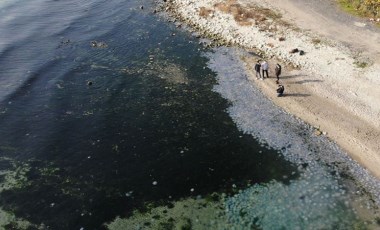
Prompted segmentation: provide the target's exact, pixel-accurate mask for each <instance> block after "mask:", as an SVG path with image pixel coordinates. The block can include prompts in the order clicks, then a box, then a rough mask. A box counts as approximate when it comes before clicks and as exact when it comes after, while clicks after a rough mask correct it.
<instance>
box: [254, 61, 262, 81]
mask: <svg viewBox="0 0 380 230" xmlns="http://www.w3.org/2000/svg"><path fill="white" fill-rule="evenodd" d="M260 70H261V64H260V61H257V63H256V65H255V71H256V78H257V79H259V78H261V73H260Z"/></svg>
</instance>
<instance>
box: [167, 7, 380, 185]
mask: <svg viewBox="0 0 380 230" xmlns="http://www.w3.org/2000/svg"><path fill="white" fill-rule="evenodd" d="M273 1H275V0H273ZM228 2H230V5H229V6H228V5H227V6H226V5H224V7H234V4H235V6H236V5H238V6H240V7H241V8H242V9H252V11H254V10H257V11H258V10H260V9H262V7H264V6H263V5H260V3H259V2H260V1H256V0H252V1H249V2H247V1H246V0H240V1H233V0H232V1H228ZM168 3H169V8H170V9H169V11H170V10H171V11H172V14H174V17H176V18H181V20H183V21H185V22H186V23H188V24H192V26H193V27H197V29H198V30H200V31H205V32H207V33H208V34H212V35H213V36H217V37H218V38H219V39H220V38H222V39H224V41H225V42H227V43H232V44H234V45H238V46H241V47H243V48H245V49H247V50H254V51H257V52H258V53H259V54H262V55H265V56H263V57H252V59H250V60H245V61H246V63H247V65H246V67H247V72H248V74H250V76H251V79H250V80H251V82H252V84H256V85H257V86H258V87H259V88H260V89H261V90H262V92H263V93H264V94H265V95H266V96H267V97H268V98H270V99H271V100H272V101H273V102H274V103H275V104H276V105H278V106H280V107H282V108H284V109H285V111H287V112H289V113H291V114H293V115H295V116H296V117H299V118H300V119H302V120H304V121H305V122H307V123H309V124H310V125H312V126H314V127H316V130H318V131H320V133H319V134H318V135H320V134H325V135H326V136H327V137H328V138H330V139H331V140H333V141H334V142H336V143H337V144H338V145H339V146H340V147H342V148H343V149H344V150H345V151H346V152H347V153H348V154H349V155H350V156H351V157H352V158H353V159H354V160H356V161H357V162H359V163H360V164H361V165H362V166H363V167H365V168H366V169H368V170H369V171H370V172H371V173H372V174H373V175H374V176H375V177H377V178H378V179H379V178H380V169H379V168H378V165H379V164H380V143H379V142H378V140H379V137H380V120H379V119H378V118H379V117H380V104H378V103H376V102H377V99H378V98H380V90H379V89H375V88H374V87H373V86H374V85H378V83H377V82H376V80H377V79H378V76H377V73H379V72H380V65H379V63H378V60H377V59H371V56H369V57H368V56H366V54H367V53H365V54H362V55H359V56H355V53H354V52H353V50H352V49H349V48H348V47H346V46H345V45H343V44H342V43H341V42H339V41H334V40H330V39H328V38H326V37H323V36H320V35H316V34H315V33H314V34H313V33H312V32H310V31H309V32H307V31H303V30H302V29H300V28H299V27H294V25H292V24H286V23H287V22H286V21H285V22H284V21H282V18H281V19H280V20H278V18H275V17H274V18H270V17H268V18H267V19H266V20H265V23H266V24H265V25H267V26H266V27H265V28H263V27H260V26H255V24H257V20H255V19H254V18H248V20H246V21H244V22H247V23H245V24H243V25H242V24H241V22H240V24H239V22H237V21H236V17H235V19H234V17H233V15H231V12H230V13H228V12H227V13H226V12H222V11H221V10H220V7H219V9H218V7H216V4H218V3H220V2H219V1H216V0H201V1H194V0H173V1H171V2H168ZM225 4H229V3H225ZM261 4H263V3H261ZM267 6H270V5H267ZM260 7H261V8H260ZM167 9H168V8H167ZM264 9H267V8H264ZM201 10H202V11H204V12H206V13H204V12H203V13H200V11H201ZM270 10H274V11H275V9H274V8H270ZM232 12H233V11H232ZM276 12H277V11H276ZM243 13H244V12H243ZM248 13H251V12H248ZM273 15H275V16H276V17H278V14H273ZM252 21H253V22H252ZM268 21H269V23H268ZM260 23H261V22H260ZM268 24H269V25H268ZM284 24H285V25H288V26H283V25H284ZM280 37H284V38H285V40H283V41H280V40H281V39H279V38H280ZM316 41H318V42H316ZM293 48H298V49H302V50H304V51H305V55H298V54H290V53H289V51H290V50H291V49H293ZM263 58H264V59H267V60H268V62H269V64H270V77H271V78H270V79H265V80H264V81H257V80H256V79H255V77H254V75H253V74H254V73H253V72H252V71H253V65H254V63H255V62H256V60H257V59H263ZM275 59H278V60H280V63H282V65H283V74H282V76H281V77H280V83H281V84H283V85H285V94H286V96H285V97H283V98H277V97H276V94H275V89H276V84H275V77H274V74H273V70H274V65H275V64H276V63H277V61H276V60H275ZM360 63H365V67H364V68H363V67H362V66H360ZM363 65H364V64H363Z"/></svg>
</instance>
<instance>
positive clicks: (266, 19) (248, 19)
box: [214, 0, 289, 30]
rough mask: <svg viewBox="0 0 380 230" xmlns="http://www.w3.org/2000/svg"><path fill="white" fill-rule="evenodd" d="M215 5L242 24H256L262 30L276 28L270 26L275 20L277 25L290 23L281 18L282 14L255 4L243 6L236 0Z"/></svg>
mask: <svg viewBox="0 0 380 230" xmlns="http://www.w3.org/2000/svg"><path fill="white" fill-rule="evenodd" d="M214 7H215V8H216V9H217V10H219V11H221V12H223V13H227V14H231V15H232V16H233V17H234V19H235V21H236V22H237V23H238V24H239V25H241V26H251V25H255V26H257V27H259V28H260V29H262V30H274V27H270V26H271V25H272V24H273V22H276V24H277V25H283V26H289V24H288V23H286V22H284V21H282V20H281V18H282V16H281V14H278V13H276V12H274V11H272V10H270V9H268V8H263V7H259V6H255V5H244V6H243V5H241V4H239V3H237V1H236V0H227V1H224V2H219V3H216V4H215V5H214ZM270 28H271V29H270Z"/></svg>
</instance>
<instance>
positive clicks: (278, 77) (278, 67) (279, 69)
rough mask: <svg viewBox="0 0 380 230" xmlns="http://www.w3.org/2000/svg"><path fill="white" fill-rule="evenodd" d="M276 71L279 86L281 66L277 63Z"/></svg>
mask: <svg viewBox="0 0 380 230" xmlns="http://www.w3.org/2000/svg"><path fill="white" fill-rule="evenodd" d="M274 71H275V73H276V77H277V81H276V83H277V84H279V83H280V75H281V65H280V64H278V63H277V65H276V68H275V69H274Z"/></svg>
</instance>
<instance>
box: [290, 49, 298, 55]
mask: <svg viewBox="0 0 380 230" xmlns="http://www.w3.org/2000/svg"><path fill="white" fill-rule="evenodd" d="M298 51H299V50H298V49H297V48H295V49H292V50H291V51H289V53H291V54H294V53H298Z"/></svg>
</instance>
